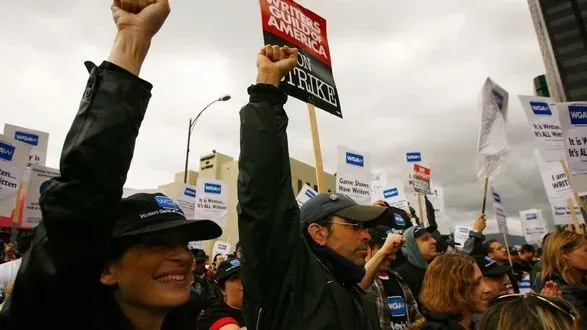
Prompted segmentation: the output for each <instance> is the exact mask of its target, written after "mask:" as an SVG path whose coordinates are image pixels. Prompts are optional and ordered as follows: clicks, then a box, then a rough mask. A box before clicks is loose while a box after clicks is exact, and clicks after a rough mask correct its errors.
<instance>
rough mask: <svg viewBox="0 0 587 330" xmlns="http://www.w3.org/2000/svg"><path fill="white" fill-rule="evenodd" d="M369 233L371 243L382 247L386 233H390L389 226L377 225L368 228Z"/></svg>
mask: <svg viewBox="0 0 587 330" xmlns="http://www.w3.org/2000/svg"><path fill="white" fill-rule="evenodd" d="M368 231H369V235H370V236H371V243H373V244H374V245H377V246H379V247H382V246H383V244H384V243H385V240H387V235H388V234H390V233H391V228H389V227H386V226H383V225H378V226H375V227H372V228H369V229H368Z"/></svg>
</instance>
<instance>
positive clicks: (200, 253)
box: [191, 249, 208, 275]
mask: <svg viewBox="0 0 587 330" xmlns="http://www.w3.org/2000/svg"><path fill="white" fill-rule="evenodd" d="M191 252H192V255H193V256H194V267H193V271H194V273H196V275H202V274H204V273H205V272H206V260H207V259H208V256H207V255H206V252H204V250H202V249H192V250H191Z"/></svg>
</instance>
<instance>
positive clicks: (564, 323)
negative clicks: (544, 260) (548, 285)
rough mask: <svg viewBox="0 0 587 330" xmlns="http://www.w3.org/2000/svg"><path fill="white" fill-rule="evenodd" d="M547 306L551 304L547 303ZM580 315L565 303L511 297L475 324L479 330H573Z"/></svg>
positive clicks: (577, 324)
mask: <svg viewBox="0 0 587 330" xmlns="http://www.w3.org/2000/svg"><path fill="white" fill-rule="evenodd" d="M549 302H550V303H549ZM580 324H581V320H580V316H579V313H577V311H576V310H575V308H574V307H573V306H572V305H571V304H570V303H569V302H567V301H566V300H563V299H560V298H554V297H548V298H547V297H541V296H537V295H511V296H510V297H505V298H502V299H499V298H498V299H497V301H496V302H495V303H494V304H493V305H492V306H491V307H490V308H489V309H488V310H487V312H485V314H484V315H483V318H482V319H481V321H480V322H479V323H478V324H477V325H478V327H477V328H478V329H479V330H509V329H516V330H534V329H543V330H575V329H579V325H580Z"/></svg>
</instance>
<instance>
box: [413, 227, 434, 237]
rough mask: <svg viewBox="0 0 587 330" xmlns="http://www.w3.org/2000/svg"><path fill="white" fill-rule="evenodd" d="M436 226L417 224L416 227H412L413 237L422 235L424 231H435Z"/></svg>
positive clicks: (431, 232)
mask: <svg viewBox="0 0 587 330" xmlns="http://www.w3.org/2000/svg"><path fill="white" fill-rule="evenodd" d="M436 228H437V227H436V226H426V225H417V226H416V228H414V238H418V237H420V236H422V234H424V233H425V232H429V233H430V234H433V233H434V232H435V231H436Z"/></svg>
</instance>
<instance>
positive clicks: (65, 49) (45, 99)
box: [0, 0, 552, 234]
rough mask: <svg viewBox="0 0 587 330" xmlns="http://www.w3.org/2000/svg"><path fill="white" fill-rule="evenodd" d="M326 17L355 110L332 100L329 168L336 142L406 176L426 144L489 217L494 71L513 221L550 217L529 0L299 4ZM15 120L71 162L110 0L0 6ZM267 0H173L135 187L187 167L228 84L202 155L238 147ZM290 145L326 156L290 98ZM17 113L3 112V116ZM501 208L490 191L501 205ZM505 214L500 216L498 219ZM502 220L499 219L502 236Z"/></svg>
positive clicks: (102, 55)
mask: <svg viewBox="0 0 587 330" xmlns="http://www.w3.org/2000/svg"><path fill="white" fill-rule="evenodd" d="M299 2H300V3H301V4H302V5H305V6H307V7H309V8H310V9H312V10H313V11H315V12H317V13H319V14H320V15H321V16H323V17H325V18H326V19H327V21H328V37H329V40H330V50H331V54H332V64H333V69H334V76H335V79H336V84H337V87H338V90H339V93H340V100H341V105H342V110H343V115H344V117H345V118H344V119H342V120H341V119H338V118H336V117H334V116H332V115H329V114H327V113H326V112H323V111H318V122H319V127H320V135H321V142H322V150H323V155H324V162H325V167H326V170H328V171H331V172H333V171H334V170H335V167H336V151H337V145H338V144H342V145H345V146H347V147H349V148H353V149H355V150H360V151H364V152H367V153H370V154H371V156H372V159H373V162H374V164H373V166H374V169H382V170H385V171H386V172H387V174H388V176H389V179H390V180H391V179H394V178H397V177H399V176H400V174H401V170H402V168H404V166H405V165H404V162H405V156H404V155H405V152H406V151H415V150H419V151H422V152H423V154H424V162H425V164H427V165H429V166H431V167H432V178H433V181H435V183H436V184H440V185H442V186H444V187H445V192H446V197H445V199H446V207H447V215H448V216H449V217H450V219H452V221H451V222H449V220H448V219H444V220H443V222H442V223H441V225H442V227H443V228H447V227H448V226H449V225H451V224H464V225H471V224H472V220H473V219H474V218H475V217H476V215H477V214H478V213H479V209H480V204H481V187H480V184H479V183H478V182H477V179H476V147H477V134H478V127H479V110H478V108H477V100H478V98H479V92H480V90H481V87H482V85H483V82H484V80H485V78H486V77H488V76H490V77H492V78H493V79H494V80H495V81H496V82H498V83H499V84H500V85H501V86H502V87H504V88H505V89H506V90H508V91H509V93H510V111H509V122H508V124H507V125H508V127H507V133H508V139H509V142H510V145H511V147H512V153H511V156H510V157H509V159H508V161H507V165H506V168H505V173H504V175H503V176H502V177H500V178H499V179H498V180H497V181H496V182H495V183H494V185H495V186H496V187H497V189H498V190H499V191H500V192H501V194H502V198H503V203H504V206H505V208H506V211H507V212H508V213H509V216H510V217H512V218H511V219H510V222H509V227H510V231H511V232H512V233H517V234H519V233H521V228H520V223H519V221H518V220H517V218H518V211H520V210H524V209H528V208H534V207H536V208H541V209H542V211H543V214H544V215H545V217H547V218H548V219H549V220H550V219H551V218H552V215H551V213H550V208H549V206H548V201H547V199H546V196H545V192H544V189H543V185H542V181H541V178H540V175H539V173H538V170H537V167H536V165H535V163H534V160H533V157H532V151H533V148H534V147H535V144H534V141H533V139H532V136H531V131H530V126H529V124H528V122H527V120H526V117H525V115H524V112H523V110H522V107H521V105H520V103H519V101H518V100H517V97H516V95H518V94H524V95H531V94H533V88H532V79H533V78H534V77H535V76H537V75H539V74H542V73H543V72H544V65H543V62H542V57H541V55H540V51H539V48H538V42H537V39H536V36H535V33H534V28H533V25H532V20H531V17H530V12H529V10H528V6H527V3H526V2H525V1H519V0H501V1H467V0H459V1H456V0H444V1H429V0H412V1H371V0H362V1H351V0H321V1H309V0H304V1H299ZM0 21H2V29H0V49H2V51H1V52H0V74H1V76H2V79H1V80H0V99H1V100H2V103H3V106H2V108H3V110H2V116H1V117H2V121H5V122H7V123H11V124H15V125H19V126H25V127H29V128H34V129H38V130H43V131H47V132H49V133H50V141H49V154H48V166H52V167H57V166H58V160H59V156H60V152H61V147H62V144H63V141H64V138H65V134H66V133H67V130H68V129H69V125H70V124H71V121H72V119H73V116H74V114H75V112H76V110H77V106H78V104H79V100H80V98H81V95H82V91H83V88H84V86H85V82H86V79H87V76H88V74H87V72H86V71H85V69H84V67H83V61H84V60H92V61H94V62H96V63H99V62H101V61H102V60H104V59H106V58H107V56H108V53H109V50H110V46H111V44H112V41H113V38H114V35H115V27H114V24H113V23H112V19H111V15H110V2H109V1H106V0H92V1H79V0H53V1H46V0H27V1H11V2H8V3H6V4H4V7H3V10H2V11H0ZM262 44H263V40H262V33H261V22H260V10H259V4H258V2H257V1H254V0H252V1H243V0H225V1H188V0H174V1H172V13H171V15H170V17H169V18H168V20H167V22H166V24H165V26H164V27H163V29H162V30H161V31H160V33H159V34H158V35H157V37H156V39H155V40H154V42H153V44H152V47H151V51H150V53H149V56H148V59H147V61H146V63H145V64H144V66H143V71H142V72H141V76H142V77H143V78H144V79H147V80H148V81H150V82H152V83H153V84H154V89H153V97H152V99H151V103H150V106H149V111H148V113H147V116H146V117H145V120H144V122H143V125H142V128H141V134H140V136H139V139H138V142H137V147H136V150H135V157H134V160H133V163H132V167H131V170H130V173H129V176H128V182H127V186H128V187H132V188H155V187H157V186H158V185H161V184H165V183H168V182H170V181H172V180H173V176H174V173H176V172H180V171H183V164H184V157H185V140H186V134H187V125H188V118H190V116H194V115H195V114H196V113H197V112H198V111H199V110H200V109H201V108H202V107H203V106H204V105H206V104H207V103H209V102H210V101H211V100H213V99H215V98H217V97H219V96H220V95H223V94H226V93H228V94H231V95H232V97H233V98H232V100H231V101H229V102H224V103H218V104H216V105H214V106H213V108H211V109H209V112H207V113H206V114H205V115H204V116H203V117H202V118H201V119H200V121H199V123H198V124H197V127H196V128H195V131H194V135H193V139H192V154H191V156H192V157H191V159H190V161H191V164H192V166H193V167H197V165H198V159H199V156H200V155H201V154H203V153H207V152H209V151H211V150H212V149H216V150H217V151H219V152H222V153H226V154H228V155H231V156H233V157H238V153H239V144H238V139H239V119H238V110H239V109H240V107H241V106H242V105H244V104H245V102H246V101H247V95H246V88H247V87H248V86H249V85H250V84H251V83H253V82H254V79H255V54H256V52H257V51H258V49H259V47H260V46H262ZM287 111H288V114H289V116H290V125H289V135H290V140H289V141H290V153H291V156H292V157H295V158H297V159H300V160H302V161H304V162H307V163H310V164H311V163H312V162H313V153H312V143H311V139H310V132H309V125H308V119H307V110H306V106H305V104H304V103H302V102H300V101H298V100H295V99H292V98H290V101H289V102H288V104H287ZM0 124H3V123H0ZM488 208H489V209H491V203H489V204H488ZM491 217H492V215H491ZM496 228H497V225H496V224H495V223H494V221H489V229H488V231H489V232H496V231H497V229H496Z"/></svg>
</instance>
